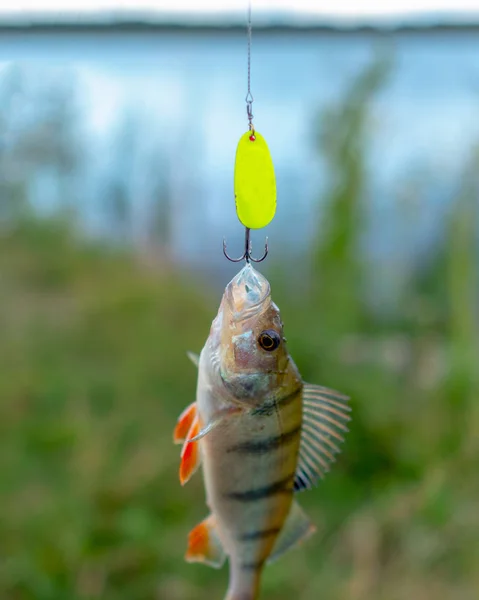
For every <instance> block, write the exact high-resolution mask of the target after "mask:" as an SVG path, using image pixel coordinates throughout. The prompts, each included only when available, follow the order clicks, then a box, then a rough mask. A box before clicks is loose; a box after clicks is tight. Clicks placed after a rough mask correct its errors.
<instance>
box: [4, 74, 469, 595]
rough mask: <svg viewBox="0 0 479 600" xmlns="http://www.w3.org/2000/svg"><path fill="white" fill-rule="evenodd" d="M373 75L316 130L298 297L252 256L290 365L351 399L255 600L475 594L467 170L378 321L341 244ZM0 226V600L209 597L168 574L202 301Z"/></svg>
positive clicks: (169, 273) (195, 291) (183, 511)
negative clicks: (294, 539) (317, 158)
mask: <svg viewBox="0 0 479 600" xmlns="http://www.w3.org/2000/svg"><path fill="white" fill-rule="evenodd" d="M383 77H384V66H383V65H382V64H378V65H373V66H372V68H371V69H370V70H368V71H366V72H365V73H364V74H363V75H361V77H359V78H358V80H357V81H355V82H353V84H352V86H351V89H350V90H348V91H347V94H346V96H345V99H344V102H343V103H337V105H336V106H335V109H334V110H333V111H332V112H331V114H329V115H328V116H327V118H324V119H323V123H324V124H325V128H324V130H323V131H322V134H321V135H320V136H319V142H320V145H321V148H322V150H323V152H324V153H325V155H326V157H327V160H328V163H329V164H328V169H329V171H330V173H331V177H332V181H333V184H332V186H331V190H330V194H329V195H328V196H327V197H326V198H325V199H324V200H325V201H324V204H323V215H322V222H323V224H324V223H325V224H326V225H327V227H324V228H323V235H322V236H321V237H320V238H319V239H318V240H317V242H316V245H315V247H314V248H313V249H312V256H313V260H312V261H311V265H310V270H309V272H306V274H305V275H304V280H303V281H302V285H291V284H290V282H291V281H292V280H294V278H293V273H294V265H288V264H287V263H285V264H282V265H276V266H275V265H274V264H273V263H272V260H273V259H274V257H270V259H269V260H270V263H271V264H270V267H269V268H270V273H271V275H270V279H271V283H272V288H273V297H274V300H275V302H276V303H277V304H278V305H279V307H280V308H281V311H282V318H283V321H284V323H285V327H286V336H287V338H288V343H289V348H290V351H291V354H292V356H293V358H294V359H295V361H296V362H297V364H298V366H299V368H300V370H301V372H302V374H303V376H304V378H305V380H309V381H312V382H316V383H320V384H322V385H326V386H330V387H334V388H337V389H339V390H341V391H343V392H345V393H347V394H349V395H350V396H351V399H352V400H351V404H352V408H353V421H352V423H351V431H350V433H349V434H348V436H347V438H346V443H345V445H344V447H343V453H342V454H341V455H340V458H339V460H338V463H337V464H336V465H335V467H334V469H333V470H332V472H331V473H330V474H329V475H328V477H327V478H326V480H325V482H324V483H322V484H321V485H320V486H319V487H318V489H317V490H315V491H312V492H308V493H304V494H301V496H300V502H301V504H302V505H303V506H304V507H305V509H306V510H307V512H308V513H309V514H310V515H311V517H312V519H313V520H314V521H315V523H316V524H317V526H318V533H317V534H316V536H314V537H313V538H312V539H311V540H310V541H308V542H307V543H306V544H305V545H304V546H302V547H300V548H297V549H295V550H294V551H291V553H289V554H288V555H287V557H284V558H282V559H281V560H280V561H278V562H277V563H276V564H273V565H271V566H269V567H268V568H267V570H266V572H265V575H264V581H263V591H262V596H261V598H262V600H272V599H273V598H274V599H275V600H290V599H291V598H292V597H294V598H297V599H298V600H318V599H321V600H323V599H324V600H326V599H328V600H329V599H331V600H411V599H415V600H416V599H417V600H429V599H430V598H436V599H437V600H439V599H440V600H449V599H451V600H452V599H454V600H457V599H458V598H459V599H461V600H469V599H470V600H473V599H474V600H475V599H477V598H478V597H479V570H478V568H477V566H478V565H479V511H478V498H479V476H478V472H477V457H478V455H479V436H478V435H477V432H478V431H479V403H478V401H477V400H478V396H479V377H478V374H479V370H478V365H479V348H478V328H477V307H478V305H479V304H478V302H477V291H478V286H477V277H478V249H477V223H478V205H477V195H478V191H479V180H478V178H477V175H476V174H477V172H478V169H477V165H478V164H479V156H477V152H476V153H473V154H472V155H471V161H470V164H468V165H466V167H465V171H464V177H463V182H462V186H461V188H460V189H459V190H458V193H457V196H456V198H455V199H454V201H453V203H452V206H451V211H450V217H449V219H448V223H447V227H446V230H445V231H444V235H442V236H441V237H440V239H439V240H438V244H437V247H436V248H435V249H434V251H433V252H431V253H430V254H429V255H428V257H427V258H426V259H421V261H418V264H417V265H413V266H412V267H411V269H410V274H409V277H408V278H407V280H406V281H405V283H404V285H403V286H402V288H401V291H400V297H399V298H397V302H395V303H394V306H393V307H392V308H390V309H388V311H386V312H384V311H382V310H381V307H380V306H378V305H377V304H376V305H375V303H374V302H371V301H370V300H368V292H369V281H370V277H369V275H370V274H369V273H368V269H371V268H374V266H373V267H371V265H370V264H368V263H367V261H366V260H364V258H362V256H363V255H362V254H361V252H360V251H359V248H360V247H361V239H362V236H363V235H364V224H365V222H366V221H367V214H366V208H367V203H366V202H365V197H367V191H368V188H367V183H368V177H367V169H366V165H365V157H364V152H363V150H364V148H365V147H367V145H368V135H369V126H368V115H369V109H368V107H370V106H371V103H372V102H373V100H374V95H375V94H376V92H377V91H378V90H379V89H380V84H381V81H382V78H383ZM15 198H16V197H15ZM11 206H14V207H16V206H17V200H16V199H15V200H14V201H13V203H12V205H11ZM399 225H400V224H395V226H397V227H399ZM1 232H2V235H1V236H0V308H1V310H0V364H1V365H2V377H1V378H0V492H1V508H2V510H1V511H0V598H2V599H3V598H5V599H6V600H87V599H88V600H90V599H100V598H101V599H102V600H148V599H152V600H157V599H159V600H203V599H210V598H211V599H216V598H217V599H218V600H219V599H221V598H222V597H223V595H224V592H225V589H226V586H227V569H223V570H222V571H219V572H218V571H215V570H212V569H209V568H207V567H203V566H201V565H188V564H186V563H185V562H184V561H183V554H184V551H185V545H186V538H187V534H188V531H189V530H190V529H191V528H192V527H193V526H194V525H195V524H196V523H197V522H198V521H200V520H201V519H202V518H203V517H204V516H205V515H206V511H207V509H206V506H205V502H204V491H203V485H202V481H201V477H199V476H196V477H195V478H194V479H193V480H192V481H191V482H190V483H189V484H188V485H187V486H186V487H185V488H181V487H180V485H179V482H178V477H177V469H178V462H179V450H178V447H175V446H173V444H172V430H173V426H174V423H175V420H176V417H177V416H178V414H179V413H180V412H181V410H182V409H183V408H184V407H185V406H186V405H187V404H188V403H189V402H191V401H192V399H193V398H194V394H195V384H196V372H195V369H194V367H193V366H192V365H191V364H190V362H189V361H188V359H187V358H186V354H185V353H186V351H187V350H193V351H198V350H199V349H200V348H201V347H202V345H203V343H204V341H205V338H206V336H207V334H208V331H209V327H210V323H211V320H212V318H213V317H214V314H215V312H216V310H217V307H218V304H219V300H220V298H219V297H218V295H217V294H213V293H212V292H211V290H210V289H209V288H208V285H207V283H205V281H203V280H201V279H200V278H198V277H197V276H192V275H191V274H188V273H186V272H185V273H182V272H180V271H179V270H178V268H177V267H175V266H174V265H172V264H170V263H169V262H167V261H157V263H156V264H149V263H145V261H142V260H140V259H139V258H138V256H137V255H136V254H135V253H134V252H133V251H129V250H126V249H125V250H118V249H114V248H112V247H111V246H108V245H102V244H97V243H94V242H92V241H88V240H86V239H85V238H84V237H83V236H82V235H81V234H79V232H78V229H77V228H76V227H75V226H74V224H72V221H71V220H70V219H65V218H62V217H60V216H59V217H56V218H50V219H40V218H38V217H35V216H33V215H32V214H31V211H29V210H28V209H27V208H26V207H25V205H22V209H21V210H20V211H17V213H16V214H15V216H13V217H12V216H11V217H10V218H9V219H8V225H7V224H5V225H3V224H2V230H1ZM389 270H390V271H391V272H390V273H389V276H394V267H391V268H390V269H389ZM225 283H226V282H225Z"/></svg>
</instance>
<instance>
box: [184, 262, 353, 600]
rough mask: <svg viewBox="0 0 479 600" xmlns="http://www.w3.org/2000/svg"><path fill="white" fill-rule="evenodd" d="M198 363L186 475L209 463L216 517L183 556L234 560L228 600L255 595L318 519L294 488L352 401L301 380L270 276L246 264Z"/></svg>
mask: <svg viewBox="0 0 479 600" xmlns="http://www.w3.org/2000/svg"><path fill="white" fill-rule="evenodd" d="M194 362H195V363H197V366H198V383H197V394H196V402H195V403H193V404H191V405H190V406H189V407H188V408H187V409H186V410H184V411H183V413H182V414H181V416H180V419H179V421H178V424H177V426H176V429H175V434H174V439H175V441H176V442H178V443H183V449H182V453H181V456H182V459H181V466H180V481H181V483H182V484H185V483H186V482H187V481H188V480H189V478H190V477H191V476H192V475H193V473H194V472H195V471H196V470H197V469H198V468H199V466H200V465H202V470H203V478H204V483H205V490H206V500H207V505H208V507H209V509H210V515H209V516H208V517H207V518H206V519H205V520H204V521H203V522H202V523H200V524H199V525H197V526H196V527H195V528H194V529H193V530H192V531H191V533H190V535H189V540H188V549H187V553H186V559H187V560H188V561H191V562H203V563H205V564H209V565H211V566H214V567H220V566H221V565H222V564H223V563H224V561H225V560H226V559H228V560H229V563H230V583H229V588H228V592H227V595H226V600H257V598H258V594H259V586H260V579H261V573H262V571H263V568H264V566H265V564H266V563H267V562H269V561H271V560H274V559H276V558H278V557H279V556H281V555H282V554H283V553H284V552H286V551H287V550H288V549H289V548H292V547H293V546H295V545H297V544H298V543H299V542H301V541H303V540H305V539H306V538H307V537H308V536H309V535H310V534H311V533H312V532H313V531H314V530H315V528H314V525H313V524H312V523H311V522H310V520H309V519H308V517H307V516H306V515H305V514H304V513H303V511H302V509H301V508H300V507H299V504H298V503H297V502H296V500H295V493H296V492H299V491H302V490H304V489H309V488H311V487H313V486H314V485H315V484H316V483H317V482H318V481H319V479H321V478H322V477H323V476H324V474H325V473H326V471H327V470H328V469H329V466H330V464H331V463H332V462H333V461H334V458H335V454H336V453H337V452H338V451H339V449H338V447H337V443H338V442H339V441H341V440H342V434H343V432H344V431H347V428H346V426H345V423H346V422H347V421H348V420H349V416H348V411H349V407H348V406H347V404H346V402H347V398H346V397H345V396H343V395H342V394H340V393H339V392H336V391H334V390H329V389H327V388H324V387H320V386H315V385H311V384H305V383H303V381H302V379H301V376H300V374H299V371H298V369H297V367H296V365H295V364H294V361H293V360H292V358H291V356H290V355H289V353H288V351H287V348H286V341H285V339H284V336H283V324H282V321H281V317H280V313H279V309H278V307H277V306H276V305H275V304H274V303H273V302H272V300H271V293H270V286H269V283H268V281H267V280H266V279H265V278H264V277H263V276H262V275H261V274H260V273H258V272H257V271H255V270H254V269H253V267H252V266H251V265H250V264H248V265H246V266H245V267H244V268H243V269H242V270H241V271H240V273H238V275H237V276H236V277H235V278H233V280H232V281H231V282H230V283H229V284H228V286H227V287H226V289H225V293H224V295H223V298H222V301H221V304H220V307H219V310H218V315H217V317H216V318H215V319H214V321H213V323H212V326H211V330H210V335H209V337H208V340H207V342H206V344H205V346H204V348H203V350H202V351H201V354H200V357H199V360H196V359H194Z"/></svg>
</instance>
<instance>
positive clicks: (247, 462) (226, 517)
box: [198, 362, 302, 600]
mask: <svg viewBox="0 0 479 600" xmlns="http://www.w3.org/2000/svg"><path fill="white" fill-rule="evenodd" d="M200 365H201V362H200ZM298 384H299V385H298ZM296 385H297V387H296V389H295V390H294V391H293V392H287V393H285V394H284V395H283V397H281V398H279V399H278V400H276V399H274V398H271V399H266V400H265V402H264V403H263V405H261V406H259V407H258V408H257V409H251V410H249V411H245V412H244V413H243V414H240V415H238V416H236V417H233V418H230V419H228V420H226V421H225V422H224V423H223V424H222V426H221V427H217V428H216V429H214V430H213V431H212V432H211V433H210V434H209V435H207V436H205V437H204V438H203V439H202V440H200V450H201V456H202V464H203V473H204V480H205V487H206V496H207V503H208V506H209V508H210V510H211V513H212V514H213V515H214V516H215V519H216V527H217V532H218V536H219V538H220V540H221V543H222V545H223V548H224V550H225V552H226V554H227V555H228V557H229V562H230V590H229V596H228V599H230V598H231V599H233V598H234V599H235V600H236V599H237V598H238V599H240V598H241V599H242V600H247V599H253V598H256V594H257V591H258V586H259V579H260V574H261V571H262V569H263V566H264V564H265V562H266V560H267V559H268V557H269V556H270V554H271V552H272V550H273V547H274V545H275V542H276V539H277V537H278V535H279V533H280V532H281V530H282V528H283V526H284V523H285V520H286V518H287V516H288V514H289V512H290V509H291V503H292V500H293V483H294V478H295V473H296V469H297V462H298V452H299V445H300V438H301V422H302V394H301V391H302V385H301V384H300V383H299V382H297V381H296ZM214 402H215V400H214V399H212V398H211V395H210V392H208V388H207V389H206V390H201V389H200V390H199V393H198V412H199V417H200V420H203V413H205V417H206V418H208V412H209V407H210V406H211V405H212V404H214Z"/></svg>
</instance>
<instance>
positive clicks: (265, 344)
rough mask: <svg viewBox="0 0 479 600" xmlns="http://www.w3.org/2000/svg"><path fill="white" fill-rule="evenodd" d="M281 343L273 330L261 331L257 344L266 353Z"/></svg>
mask: <svg viewBox="0 0 479 600" xmlns="http://www.w3.org/2000/svg"><path fill="white" fill-rule="evenodd" d="M280 343H281V337H280V335H279V334H278V333H277V332H276V331H275V330H274V329H267V330H266V331H262V332H261V333H260V334H259V336H258V344H259V345H260V346H261V348H263V350H266V352H272V351H273V350H276V348H277V347H278V346H279V344H280Z"/></svg>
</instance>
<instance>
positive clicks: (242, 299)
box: [225, 263, 271, 321]
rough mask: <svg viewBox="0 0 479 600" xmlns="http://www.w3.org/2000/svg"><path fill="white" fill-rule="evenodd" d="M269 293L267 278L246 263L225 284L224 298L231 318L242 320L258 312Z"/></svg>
mask: <svg viewBox="0 0 479 600" xmlns="http://www.w3.org/2000/svg"><path fill="white" fill-rule="evenodd" d="M270 293H271V288H270V285H269V282H268V280H267V279H266V278H265V277H263V275H261V273H259V272H258V271H256V270H255V269H253V267H252V266H251V264H249V263H248V264H247V265H246V266H245V267H243V269H241V271H240V272H239V273H238V274H237V275H236V276H235V277H233V279H232V280H231V281H230V282H229V284H228V285H227V286H226V290H225V295H226V300H227V303H228V306H229V308H230V310H231V314H232V316H233V319H234V320H235V321H242V320H244V319H248V318H250V317H251V316H253V315H255V314H256V313H258V312H259V311H260V309H261V308H262V306H263V304H264V302H265V301H266V300H267V299H268V298H269V297H270Z"/></svg>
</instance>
